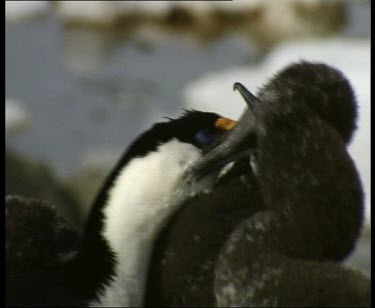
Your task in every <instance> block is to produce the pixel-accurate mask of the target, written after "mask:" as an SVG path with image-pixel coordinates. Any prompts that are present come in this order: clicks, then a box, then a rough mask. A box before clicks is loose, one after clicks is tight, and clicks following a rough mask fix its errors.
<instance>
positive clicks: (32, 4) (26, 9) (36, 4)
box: [5, 1, 50, 21]
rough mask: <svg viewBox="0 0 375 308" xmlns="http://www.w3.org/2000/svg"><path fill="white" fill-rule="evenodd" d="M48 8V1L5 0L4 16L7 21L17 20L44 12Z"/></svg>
mask: <svg viewBox="0 0 375 308" xmlns="http://www.w3.org/2000/svg"><path fill="white" fill-rule="evenodd" d="M49 8H50V4H49V1H6V2H5V18H6V20H7V21H18V20H22V19H25V18H31V17H35V16H39V15H41V14H44V13H46V12H47V11H48V10H49Z"/></svg>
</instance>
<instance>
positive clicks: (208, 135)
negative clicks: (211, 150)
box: [195, 129, 215, 145]
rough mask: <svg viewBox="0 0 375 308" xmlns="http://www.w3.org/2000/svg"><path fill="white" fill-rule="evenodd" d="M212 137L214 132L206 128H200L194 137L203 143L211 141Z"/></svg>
mask: <svg viewBox="0 0 375 308" xmlns="http://www.w3.org/2000/svg"><path fill="white" fill-rule="evenodd" d="M214 137H215V134H214V132H212V131H210V130H208V129H201V130H200V131H198V132H197V133H196V134H195V139H196V140H197V141H198V142H199V143H200V144H203V145H205V144H209V143H211V142H212V141H213V140H214Z"/></svg>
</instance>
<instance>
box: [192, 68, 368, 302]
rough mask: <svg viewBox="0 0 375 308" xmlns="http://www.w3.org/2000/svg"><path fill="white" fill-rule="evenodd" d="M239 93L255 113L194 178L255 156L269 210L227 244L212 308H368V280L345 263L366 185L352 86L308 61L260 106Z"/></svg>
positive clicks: (288, 72)
mask: <svg viewBox="0 0 375 308" xmlns="http://www.w3.org/2000/svg"><path fill="white" fill-rule="evenodd" d="M234 89H236V90H238V91H239V92H240V93H241V94H242V96H243V97H244V99H245V101H246V102H247V104H248V106H249V108H248V109H247V110H246V111H245V113H244V114H243V115H242V117H241V118H240V120H239V121H238V124H237V125H236V127H235V128H234V129H233V130H231V131H230V132H229V133H228V134H226V136H224V140H223V141H222V142H221V143H219V145H218V146H217V147H215V148H214V149H213V150H211V151H210V152H209V153H208V154H206V155H205V156H204V157H203V158H202V159H200V160H198V161H197V162H195V165H194V166H193V167H192V168H191V169H190V170H192V173H193V174H194V176H193V177H192V178H194V177H195V176H196V174H205V172H206V170H210V168H211V167H212V166H217V165H218V164H220V162H223V164H224V163H227V162H228V160H229V159H230V158H232V160H236V157H238V155H239V153H246V151H248V152H249V153H251V156H252V161H253V164H252V168H253V170H254V173H255V174H256V179H257V182H258V185H259V186H258V187H259V191H260V193H261V196H262V200H263V202H264V206H265V210H262V211H260V212H258V213H256V214H255V215H252V216H251V217H250V218H247V219H245V220H244V221H243V222H241V223H239V224H238V225H237V226H235V228H234V231H233V232H232V233H231V235H230V236H229V239H228V240H227V241H226V242H225V243H224V244H223V247H222V249H221V251H220V253H219V255H218V257H217V262H216V264H215V267H214V282H213V288H212V292H213V293H214V296H215V305H216V306H227V307H228V306H247V307H248V306H251V307H254V306H256V307H270V306H272V307H291V306H292V307H306V306H307V307H327V306H328V307H333V306H336V307H337V306H338V307H344V306H346V307H347V306H351V307H363V306H370V305H371V293H370V280H369V279H368V278H366V277H365V276H364V275H362V274H360V273H359V272H357V271H355V270H352V269H350V268H347V267H345V266H343V265H342V264H340V262H341V261H342V260H344V259H345V258H346V257H347V256H348V255H349V254H350V253H351V252H352V250H353V248H354V246H355V244H356V241H357V239H358V236H359V233H360V229H361V226H362V219H363V191H362V186H361V181H360V178H359V175H358V172H357V170H356V167H355V164H354V162H353V161H352V159H351V157H350V156H349V154H348V152H347V145H348V143H349V142H350V140H351V137H352V135H353V132H354V129H355V127H356V115H357V105H356V100H355V96H354V93H353V90H352V88H351V86H350V84H349V82H348V81H347V79H346V78H345V77H344V76H343V74H342V73H341V72H340V71H338V70H337V69H335V68H332V67H330V66H328V65H325V64H321V63H310V62H304V61H302V62H299V63H295V64H292V65H290V66H288V67H286V68H285V69H283V70H281V71H280V72H279V73H277V74H276V75H275V76H274V77H273V78H271V79H270V81H269V82H268V83H267V84H266V85H265V86H263V87H262V88H261V89H260V91H259V93H258V97H255V96H254V95H253V94H251V92H249V91H248V90H247V89H246V88H245V87H244V86H243V85H241V84H240V83H236V84H235V85H234ZM249 136H253V137H255V139H256V143H255V147H254V144H253V143H251V144H249V143H248V142H247V139H248V138H249ZM223 202H224V201H223Z"/></svg>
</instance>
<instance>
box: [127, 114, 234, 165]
mask: <svg viewBox="0 0 375 308" xmlns="http://www.w3.org/2000/svg"><path fill="white" fill-rule="evenodd" d="M167 119H168V120H167V121H164V122H159V123H156V124H154V125H153V126H152V127H151V128H150V129H149V130H147V131H145V132H144V133H143V134H141V135H140V136H139V137H138V138H137V139H136V140H135V141H134V142H133V143H132V144H131V145H130V146H129V147H128V150H127V153H126V155H125V156H126V157H128V158H131V157H142V156H145V155H146V154H147V153H149V152H152V151H155V150H156V148H157V147H158V146H159V145H161V144H163V143H166V142H168V141H170V140H172V139H177V140H179V141H181V142H185V143H190V144H193V145H194V146H196V147H198V148H200V149H202V150H206V149H207V148H209V147H210V146H211V145H212V143H214V142H215V141H216V140H217V138H218V137H220V136H221V135H223V134H224V133H225V132H227V131H229V130H230V129H232V128H233V127H234V126H235V124H236V122H235V121H233V120H231V119H228V118H223V117H221V116H220V115H218V114H216V113H211V112H202V111H196V110H190V111H187V110H185V112H184V113H183V114H182V115H181V116H180V117H179V118H176V119H170V118H167Z"/></svg>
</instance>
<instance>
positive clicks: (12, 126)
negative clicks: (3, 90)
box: [5, 98, 31, 135]
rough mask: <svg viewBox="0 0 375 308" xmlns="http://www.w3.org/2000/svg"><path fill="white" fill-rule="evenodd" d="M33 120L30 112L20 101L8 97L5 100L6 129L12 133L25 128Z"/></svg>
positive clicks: (7, 132)
mask: <svg viewBox="0 0 375 308" xmlns="http://www.w3.org/2000/svg"><path fill="white" fill-rule="evenodd" d="M30 121H31V117H30V112H29V111H28V110H27V108H26V107H25V106H24V105H23V104H21V103H20V102H18V101H16V100H14V99H11V98H7V99H6V100H5V131H6V134H7V135H12V134H16V133H18V132H20V131H21V130H23V129H25V128H26V127H27V126H28V125H29V124H30Z"/></svg>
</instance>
